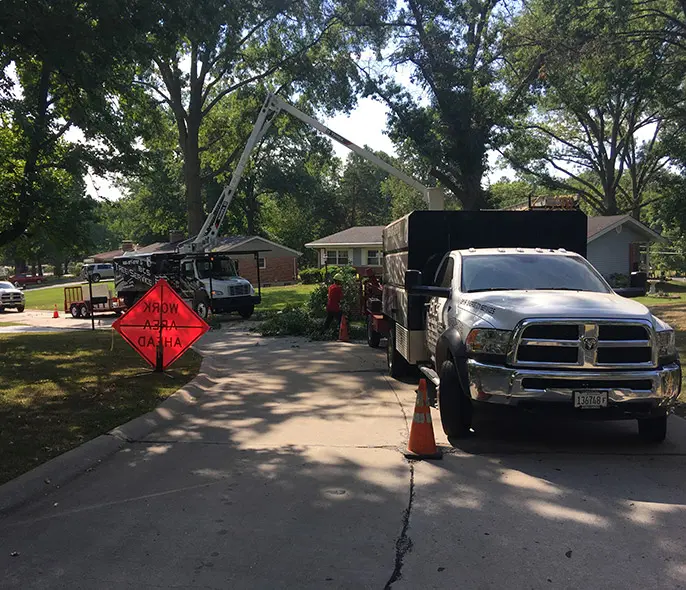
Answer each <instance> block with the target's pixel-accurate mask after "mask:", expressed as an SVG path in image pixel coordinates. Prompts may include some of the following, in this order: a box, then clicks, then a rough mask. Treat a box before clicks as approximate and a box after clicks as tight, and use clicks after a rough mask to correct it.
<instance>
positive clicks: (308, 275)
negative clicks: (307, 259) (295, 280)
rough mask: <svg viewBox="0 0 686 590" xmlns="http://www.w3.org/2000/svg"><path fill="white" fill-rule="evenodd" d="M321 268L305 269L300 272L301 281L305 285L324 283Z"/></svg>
mask: <svg viewBox="0 0 686 590" xmlns="http://www.w3.org/2000/svg"><path fill="white" fill-rule="evenodd" d="M322 280H323V279H322V269H321V268H303V269H302V270H301V271H300V281H301V282H302V283H303V284H305V285H314V284H316V283H321V282H322Z"/></svg>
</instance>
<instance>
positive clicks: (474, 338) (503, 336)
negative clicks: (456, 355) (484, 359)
mask: <svg viewBox="0 0 686 590" xmlns="http://www.w3.org/2000/svg"><path fill="white" fill-rule="evenodd" d="M511 336H512V332H510V331H509V330H493V329H490V328H475V329H474V330H472V331H471V332H470V333H469V335H468V336H467V352H468V353H470V354H474V355H480V354H496V355H500V356H505V355H506V354H507V349H508V346H509V344H510V337H511Z"/></svg>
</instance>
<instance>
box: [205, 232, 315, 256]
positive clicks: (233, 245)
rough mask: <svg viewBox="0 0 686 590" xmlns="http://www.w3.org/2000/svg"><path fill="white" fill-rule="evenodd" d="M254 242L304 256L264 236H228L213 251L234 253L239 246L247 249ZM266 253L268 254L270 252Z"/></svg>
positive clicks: (221, 239) (220, 240)
mask: <svg viewBox="0 0 686 590" xmlns="http://www.w3.org/2000/svg"><path fill="white" fill-rule="evenodd" d="M253 240H259V241H260V242H264V243H265V244H268V245H270V246H274V247H275V248H279V249H280V250H285V251H286V252H289V253H291V254H292V255H293V256H301V255H302V252H298V251H297V250H293V248H289V247H288V246H284V245H282V244H278V243H277V242H272V241H271V240H268V239H267V238H263V237H262V236H228V237H225V238H220V239H219V244H218V245H217V246H215V247H214V248H213V249H212V250H213V251H214V252H232V251H235V250H238V249H239V246H240V247H241V248H245V247H247V245H248V243H249V242H252V241H253ZM265 251H266V252H268V251H269V250H265Z"/></svg>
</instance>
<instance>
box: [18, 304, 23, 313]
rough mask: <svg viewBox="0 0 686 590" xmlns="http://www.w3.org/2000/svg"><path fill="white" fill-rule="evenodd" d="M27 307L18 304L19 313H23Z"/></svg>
mask: <svg viewBox="0 0 686 590" xmlns="http://www.w3.org/2000/svg"><path fill="white" fill-rule="evenodd" d="M24 309H25V306H23V305H17V313H23V312H24Z"/></svg>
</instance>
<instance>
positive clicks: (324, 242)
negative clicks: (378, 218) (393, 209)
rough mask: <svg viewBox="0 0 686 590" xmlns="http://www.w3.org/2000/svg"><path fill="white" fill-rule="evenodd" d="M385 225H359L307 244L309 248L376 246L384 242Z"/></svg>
mask: <svg viewBox="0 0 686 590" xmlns="http://www.w3.org/2000/svg"><path fill="white" fill-rule="evenodd" d="M384 227H385V226H383V225H358V226H355V227H350V228H348V229H344V230H343V231H339V232H338V233H336V234H331V235H330V236H326V237H324V238H321V239H319V240H315V241H314V242H310V243H309V244H305V247H307V248H318V247H320V246H353V245H361V246H362V245H369V246H376V245H379V246H380V245H381V244H382V243H383V239H382V232H383V228H384Z"/></svg>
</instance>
